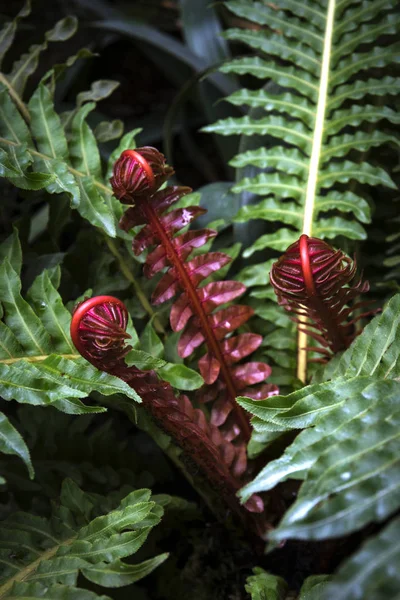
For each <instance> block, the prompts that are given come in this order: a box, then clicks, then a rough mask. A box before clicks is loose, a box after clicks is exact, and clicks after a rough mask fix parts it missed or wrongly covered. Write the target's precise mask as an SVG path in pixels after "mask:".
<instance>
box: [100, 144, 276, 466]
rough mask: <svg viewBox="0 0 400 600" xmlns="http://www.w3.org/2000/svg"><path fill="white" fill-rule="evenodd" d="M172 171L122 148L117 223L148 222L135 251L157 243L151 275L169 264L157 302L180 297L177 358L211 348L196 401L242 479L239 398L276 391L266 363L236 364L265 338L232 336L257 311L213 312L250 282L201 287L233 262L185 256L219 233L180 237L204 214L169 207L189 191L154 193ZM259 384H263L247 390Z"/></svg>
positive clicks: (245, 429)
mask: <svg viewBox="0 0 400 600" xmlns="http://www.w3.org/2000/svg"><path fill="white" fill-rule="evenodd" d="M172 172H173V171H172V169H171V168H170V167H167V166H166V165H165V159H164V157H163V155H162V154H160V153H159V152H158V151H157V150H156V149H154V148H148V147H147V148H139V149H136V150H127V151H125V152H123V153H122V155H121V157H120V159H119V160H118V161H117V162H116V164H115V167H114V174H113V177H112V178H111V185H112V187H113V190H114V194H115V196H116V197H117V198H118V199H119V200H120V201H121V202H123V203H125V204H130V205H131V206H130V208H128V209H127V211H126V212H125V214H124V215H123V217H122V219H121V222H120V226H121V227H122V228H123V229H124V230H126V231H129V230H130V229H131V228H132V227H136V226H140V225H144V227H143V228H142V229H141V230H140V231H139V233H137V234H136V236H135V238H134V240H133V251H134V252H135V254H140V253H141V252H143V251H144V250H145V249H147V248H152V250H151V252H150V253H149V254H148V256H147V258H146V262H145V266H144V273H145V275H146V276H147V277H149V278H150V277H152V276H154V275H155V274H156V273H159V272H160V271H162V270H164V269H166V272H165V273H164V275H163V276H162V278H161V279H160V281H159V283H158V285H157V287H156V289H155V291H154V293H153V297H152V302H153V304H161V303H163V302H166V301H167V300H170V299H171V298H173V297H174V296H175V295H176V294H178V293H179V294H180V295H179V297H178V298H177V299H176V300H175V302H174V304H173V305H172V308H171V312H170V324H171V327H172V329H173V330H174V331H182V335H181V337H180V340H179V343H178V352H179V355H180V356H181V357H182V358H187V357H189V356H191V355H192V354H193V352H194V351H195V349H196V348H198V347H199V346H200V345H201V344H203V343H205V345H206V348H207V352H206V353H205V354H204V355H203V356H202V357H201V358H200V360H199V363H198V364H199V369H200V372H201V375H202V376H203V378H204V380H205V384H206V385H205V386H204V388H203V389H202V391H201V394H200V396H199V400H200V401H201V402H211V401H212V402H213V404H212V408H211V424H212V425H214V426H216V427H218V428H219V429H220V431H221V433H222V435H223V437H224V438H225V439H226V440H228V441H233V440H234V447H235V457H234V460H233V472H234V473H235V475H237V476H240V475H242V474H243V473H244V472H245V470H246V462H247V460H246V444H247V442H248V440H249V438H250V433H251V429H250V424H249V421H248V418H247V415H246V414H245V412H244V411H243V410H242V409H241V408H240V406H239V405H238V404H237V403H236V400H235V399H236V397H237V396H238V395H241V394H246V395H247V396H250V397H253V398H255V399H262V398H266V397H268V396H270V395H272V394H276V393H277V388H276V386H274V385H271V384H267V383H263V382H264V381H265V379H266V378H267V377H268V376H269V374H270V372H271V369H270V367H269V366H268V365H266V364H265V363H261V362H248V363H244V364H243V363H241V364H237V363H239V361H240V360H241V359H242V358H245V357H247V356H248V355H249V354H251V353H252V352H254V351H255V350H256V349H257V348H258V347H259V345H260V344H261V342H262V337H261V336H260V335H257V334H254V333H243V334H239V335H234V336H230V337H227V336H229V335H230V334H232V333H233V332H234V331H235V330H236V329H237V328H238V327H240V326H241V325H243V324H244V323H246V322H247V320H248V319H249V318H250V317H251V316H252V314H253V311H252V309H251V308H250V307H248V306H245V305H238V304H235V305H231V306H228V307H224V308H221V309H219V310H217V311H216V310H215V309H217V308H218V307H220V306H221V305H225V304H226V303H228V302H230V301H232V300H234V299H236V298H237V297H239V296H240V295H242V294H243V292H244V291H245V286H244V285H242V284H241V283H240V282H237V281H212V282H210V283H207V284H206V285H201V284H203V282H204V280H206V279H207V278H208V277H209V276H210V275H211V274H212V273H214V272H215V271H218V270H219V269H220V268H221V267H223V266H224V265H226V264H228V263H229V261H230V260H231V259H230V258H229V257H228V256H226V255H225V254H223V253H221V252H208V253H205V254H198V255H197V256H195V257H194V258H191V259H190V260H187V259H188V258H189V255H190V254H191V252H192V251H193V250H194V249H195V248H196V249H197V248H200V247H201V246H203V245H204V244H205V243H206V242H207V241H208V240H209V239H210V238H212V237H214V236H215V235H216V232H215V231H212V230H210V229H200V230H196V231H186V232H184V233H180V234H179V235H177V234H178V233H179V232H180V230H181V229H182V228H183V227H186V226H187V225H189V224H190V223H191V222H192V221H194V220H195V219H196V217H198V216H199V215H201V214H203V213H204V212H205V211H204V209H202V208H200V207H185V208H177V209H174V210H172V211H169V212H167V209H169V208H170V207H171V206H172V205H173V204H174V203H176V202H177V201H178V200H179V199H180V198H181V197H182V196H184V195H185V194H187V193H188V192H189V191H190V189H189V188H185V187H176V186H169V187H166V188H164V189H162V190H159V191H157V189H158V188H159V187H160V185H161V184H162V183H163V182H164V181H166V179H167V178H168V177H169V176H170V175H171V173H172ZM254 384H261V385H259V386H258V387H256V388H253V387H250V386H253V385H254Z"/></svg>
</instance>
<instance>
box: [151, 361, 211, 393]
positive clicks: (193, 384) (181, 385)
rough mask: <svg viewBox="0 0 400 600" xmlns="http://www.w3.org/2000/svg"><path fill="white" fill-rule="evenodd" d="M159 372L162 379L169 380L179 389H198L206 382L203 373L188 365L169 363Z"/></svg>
mask: <svg viewBox="0 0 400 600" xmlns="http://www.w3.org/2000/svg"><path fill="white" fill-rule="evenodd" d="M157 372H158V374H159V376H160V377H161V379H164V380H165V381H168V382H169V383H170V384H171V385H172V386H173V387H175V388H177V389H178V390H197V389H198V388H199V387H201V386H202V385H203V383H204V381H203V378H202V377H201V375H199V373H197V371H194V370H193V369H189V367H187V366H186V365H174V364H172V363H168V364H166V365H165V366H163V367H161V368H160V369H158V370H157Z"/></svg>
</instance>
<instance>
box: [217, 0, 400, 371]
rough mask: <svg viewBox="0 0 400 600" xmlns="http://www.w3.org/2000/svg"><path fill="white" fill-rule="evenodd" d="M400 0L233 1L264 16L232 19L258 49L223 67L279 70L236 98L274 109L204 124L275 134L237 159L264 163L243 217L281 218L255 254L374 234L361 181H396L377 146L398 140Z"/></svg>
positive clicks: (241, 185) (226, 131)
mask: <svg viewBox="0 0 400 600" xmlns="http://www.w3.org/2000/svg"><path fill="white" fill-rule="evenodd" d="M396 5H397V3H396V2H395V0H385V1H383V2H367V3H360V2H358V1H349V2H339V1H337V0H322V1H320V2H313V1H310V0H305V1H302V2H293V0H277V2H273V3H262V2H253V1H251V0H232V1H228V2H226V6H227V7H228V8H229V9H230V10H231V11H232V12H233V13H234V14H235V15H237V16H239V17H240V18H243V19H246V20H247V21H250V22H253V23H255V24H257V25H258V27H257V28H256V29H250V28H249V29H230V30H228V31H227V32H226V37H227V38H228V39H229V40H232V41H236V42H241V43H243V44H245V45H247V46H248V47H250V48H251V49H252V50H255V51H256V52H257V53H258V54H259V55H260V56H250V57H244V58H238V59H235V60H233V61H231V62H230V63H228V64H225V65H224V66H223V67H222V68H221V70H222V71H224V72H225V73H235V74H239V75H241V74H250V75H253V76H254V77H256V78H258V79H264V80H266V81H267V80H269V81H271V80H272V81H273V82H274V83H275V84H277V85H278V86H279V88H280V89H281V91H280V92H279V93H277V94H275V93H273V94H271V93H269V92H268V91H266V89H264V87H261V88H260V89H259V90H248V89H243V90H241V91H239V92H236V93H234V94H233V95H232V96H229V97H228V98H227V100H228V101H229V102H231V103H233V104H241V105H242V104H243V105H247V106H249V107H258V108H259V109H260V110H261V109H262V110H264V111H265V116H264V117H262V118H259V119H253V118H251V117H250V116H245V117H242V118H238V119H234V118H232V119H228V120H224V121H220V122H217V123H216V124H214V125H211V126H208V127H206V128H205V130H206V131H210V132H211V131H212V132H216V133H220V134H222V135H233V134H239V135H243V136H249V135H265V136H268V144H269V145H268V146H264V147H260V148H258V149H255V150H250V151H247V152H244V153H241V154H239V155H237V156H236V157H234V159H233V160H232V162H231V164H232V166H234V167H236V168H243V167H247V166H249V165H252V166H253V167H256V168H258V169H262V170H263V172H261V173H260V174H258V175H257V176H255V177H251V178H245V179H241V180H239V181H238V182H237V184H236V185H235V187H234V188H233V189H234V191H236V192H237V193H241V192H242V191H244V190H245V191H246V192H251V193H254V194H256V195H259V196H261V197H263V199H262V200H261V201H260V202H259V203H258V204H254V205H251V206H244V207H243V208H242V209H241V210H240V211H239V213H238V215H237V216H236V221H238V222H244V221H248V220H250V219H264V220H265V221H268V222H271V223H273V225H271V226H270V230H269V232H268V233H266V234H265V235H262V236H261V237H260V238H259V239H258V240H257V241H256V242H255V243H254V244H253V245H252V246H251V247H249V248H248V249H247V250H245V253H244V255H245V256H246V255H247V256H250V255H251V254H253V253H254V252H256V251H259V250H263V249H265V248H271V249H273V250H278V251H284V250H286V248H287V247H288V246H289V245H290V244H292V243H294V242H295V241H296V239H298V237H299V235H300V234H306V235H308V236H311V237H318V238H334V237H336V236H339V235H341V236H344V237H347V238H350V239H353V240H362V239H365V237H366V233H365V230H364V227H363V225H362V224H365V223H368V222H369V221H370V206H369V204H368V203H367V202H366V200H365V199H364V198H363V196H362V192H361V191H359V187H358V186H357V185H356V184H363V185H364V184H366V185H370V186H376V185H385V186H387V187H390V188H395V184H394V183H393V181H392V179H391V178H390V176H389V175H388V173H387V172H386V170H385V169H383V168H381V167H380V166H377V165H376V164H375V162H372V161H369V160H368V156H367V152H368V151H369V150H371V149H372V148H374V147H378V146H381V145H382V144H396V145H399V138H398V137H396V136H395V135H393V131H392V129H393V125H394V124H398V123H399V122H400V117H399V115H398V113H397V112H395V111H394V110H393V109H392V108H391V105H390V102H391V100H390V98H391V97H392V96H393V95H395V94H398V92H399V79H398V78H396V77H394V76H392V75H390V74H388V73H387V67H389V66H390V65H391V64H392V63H398V62H399V61H400V58H399V57H400V55H399V51H398V50H399V48H398V45H395V44H393V40H394V36H395V34H396V33H397V32H398V30H399V26H400V18H399V15H398V13H397V14H396V13H395V12H394V10H395V7H396ZM260 25H261V27H259V26H260ZM383 102H385V105H383V106H382V103H383ZM349 183H351V185H348V184H349ZM346 184H347V185H346ZM345 185H346V187H345ZM276 222H279V223H280V224H281V225H278V226H277V225H276ZM304 341H305V340H304V338H302V343H299V345H303V346H305V345H306V344H305V343H304ZM303 358H304V357H303ZM303 376H304V373H303ZM303 378H304V377H303Z"/></svg>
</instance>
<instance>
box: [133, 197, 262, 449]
mask: <svg viewBox="0 0 400 600" xmlns="http://www.w3.org/2000/svg"><path fill="white" fill-rule="evenodd" d="M140 202H141V204H140V207H141V209H142V210H143V211H144V213H145V214H146V217H147V219H148V221H149V223H150V224H151V225H152V227H153V229H154V230H155V231H157V234H158V236H159V238H160V242H161V244H162V245H163V246H164V248H165V251H166V253H167V256H168V258H169V260H170V261H171V263H172V265H173V266H174V268H175V269H176V272H177V274H178V277H179V280H180V282H181V286H182V288H183V290H184V291H185V292H186V293H187V295H188V298H189V301H190V304H191V307H192V310H193V313H194V314H196V316H197V317H198V319H199V320H200V322H201V325H202V330H203V334H204V337H205V339H206V343H207V345H208V347H209V349H210V350H211V352H212V353H213V354H214V356H215V358H216V359H217V360H218V362H219V363H220V367H221V374H222V377H223V379H224V382H225V385H226V388H227V390H228V394H229V402H230V403H231V405H232V408H233V410H234V412H235V413H236V416H237V418H238V420H239V422H240V425H241V430H242V435H243V438H244V439H245V441H246V442H247V441H248V440H249V439H250V436H251V428H250V424H249V422H248V420H247V418H246V415H245V414H244V412H243V411H242V409H241V408H240V406H239V405H238V404H237V403H236V396H237V393H236V389H235V385H234V383H233V380H232V377H231V374H230V371H229V369H228V366H227V364H226V362H225V359H224V355H223V353H222V350H221V347H220V345H219V342H218V340H217V338H216V337H215V335H214V332H213V330H212V327H211V326H210V323H209V321H208V317H207V314H206V312H205V311H204V309H203V306H202V304H201V302H200V300H199V297H198V295H197V291H196V287H195V286H194V285H193V282H192V280H191V278H190V274H189V273H188V271H187V268H186V265H185V263H184V262H183V261H182V259H181V257H180V255H179V253H178V252H177V251H176V248H175V246H174V244H173V241H172V240H171V239H170V237H169V235H168V234H167V232H166V231H165V229H164V227H163V225H162V223H161V222H160V219H159V218H158V216H157V214H156V212H155V210H154V209H153V207H152V206H151V204H150V203H147V202H146V201H145V200H141V201H140Z"/></svg>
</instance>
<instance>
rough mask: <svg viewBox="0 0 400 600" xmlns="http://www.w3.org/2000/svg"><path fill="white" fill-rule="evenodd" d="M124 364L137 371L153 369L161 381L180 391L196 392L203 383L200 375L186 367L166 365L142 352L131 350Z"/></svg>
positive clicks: (159, 359) (162, 361)
mask: <svg viewBox="0 0 400 600" xmlns="http://www.w3.org/2000/svg"><path fill="white" fill-rule="evenodd" d="M125 362H126V363H127V365H129V366H130V365H134V366H135V367H137V368H138V369H143V370H152V369H153V370H154V371H156V373H157V374H158V375H159V377H161V379H164V380H165V381H168V382H169V383H170V384H171V385H172V386H173V387H176V388H177V389H180V390H196V389H198V388H199V387H200V386H201V385H202V384H203V383H204V382H203V378H202V377H201V375H199V374H198V373H197V372H196V371H193V369H189V367H187V366H186V365H183V364H173V363H168V362H166V361H165V360H162V359H161V358H157V357H156V356H155V355H153V354H149V353H147V352H144V351H143V350H137V349H133V350H131V351H130V352H129V353H128V354H127V355H126V357H125Z"/></svg>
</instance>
